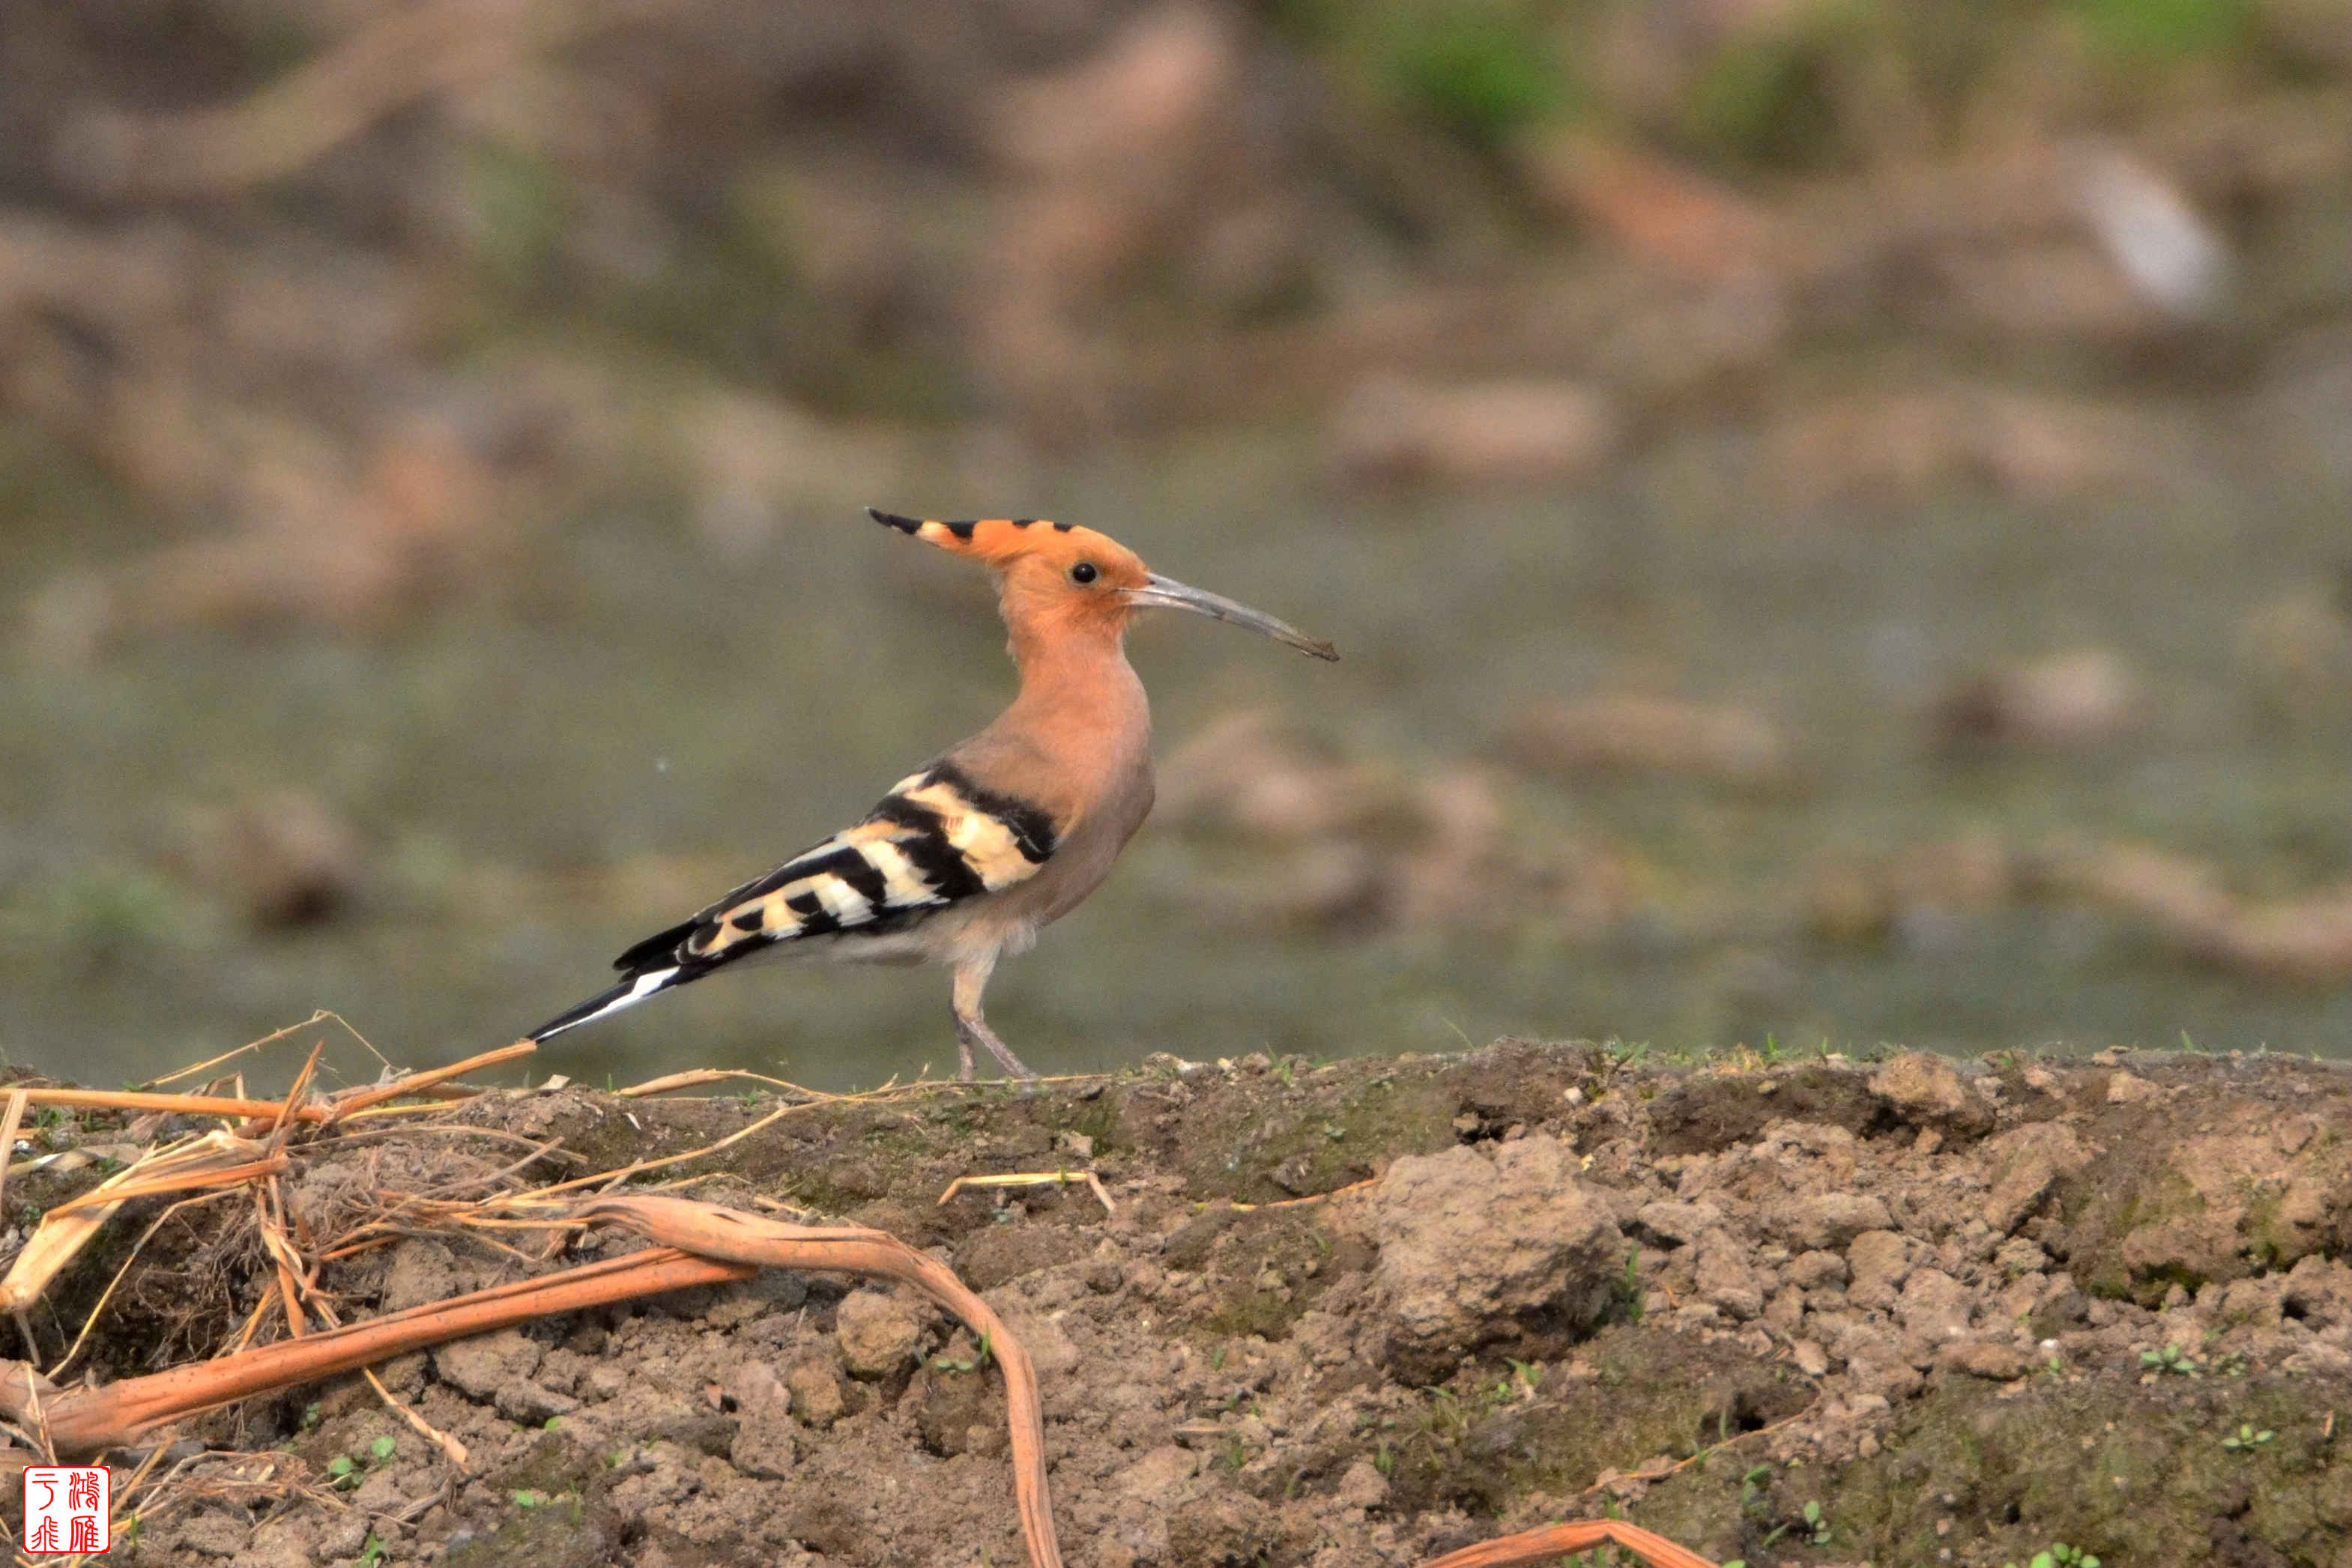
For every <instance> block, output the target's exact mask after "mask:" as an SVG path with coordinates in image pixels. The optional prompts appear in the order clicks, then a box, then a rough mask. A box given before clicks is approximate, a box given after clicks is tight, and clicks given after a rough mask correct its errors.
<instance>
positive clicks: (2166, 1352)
mask: <svg viewBox="0 0 2352 1568" xmlns="http://www.w3.org/2000/svg"><path fill="white" fill-rule="evenodd" d="M2139 1364H2140V1365H2142V1366H2144V1367H2146V1368H2147V1369H2148V1370H2149V1371H2150V1372H2169V1373H2172V1374H2173V1375H2176V1376H2179V1377H2194V1376H2196V1375H2197V1374H2198V1370H2199V1368H2198V1365H2197V1362H2196V1358H2194V1357H2193V1356H2191V1355H2190V1354H2189V1353H2188V1352H2187V1351H2185V1350H2182V1349H2181V1348H2180V1347H2179V1345H2177V1344H2168V1345H2166V1346H2165V1347H2164V1348H2163V1349H2162V1350H2144V1351H2141V1352H2140V1353H2139Z"/></svg>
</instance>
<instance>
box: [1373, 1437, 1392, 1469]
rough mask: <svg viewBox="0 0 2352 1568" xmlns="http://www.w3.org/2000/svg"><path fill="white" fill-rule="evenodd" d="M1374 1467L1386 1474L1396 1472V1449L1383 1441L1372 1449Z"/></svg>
mask: <svg viewBox="0 0 2352 1568" xmlns="http://www.w3.org/2000/svg"><path fill="white" fill-rule="evenodd" d="M1372 1469H1376V1470H1378V1471H1380V1472H1381V1474H1382V1475H1384V1476H1388V1475H1394V1474H1395V1473H1396V1450H1395V1449H1394V1448H1390V1447H1389V1446H1388V1445H1387V1444H1386V1443H1382V1444H1381V1446H1380V1447H1379V1448H1375V1449H1373V1450H1372Z"/></svg>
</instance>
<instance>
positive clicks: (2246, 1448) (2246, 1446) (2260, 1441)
mask: <svg viewBox="0 0 2352 1568" xmlns="http://www.w3.org/2000/svg"><path fill="white" fill-rule="evenodd" d="M2276 1437H2278V1434H2277V1433H2276V1432H2273V1431H2272V1430H2271V1429H2270V1428H2269V1427H2263V1429H2262V1430H2261V1431H2259V1432H2257V1431H2255V1430H2254V1428H2253V1427H2252V1424H2251V1423H2248V1424H2243V1425H2241V1426H2240V1427H2238V1429H2237V1430H2236V1431H2235V1432H2232V1433H2231V1434H2230V1435H2229V1436H2228V1437H2224V1438H2222V1439H2221V1447H2223V1448H2227V1449H2229V1450H2230V1452H2231V1453H2233V1454H2243V1453H2250V1452H2252V1450H2254V1449H2256V1448H2263V1447H2264V1446H2265V1445H2267V1444H2269V1443H2270V1442H2271V1441H2273V1439H2274V1438H2276Z"/></svg>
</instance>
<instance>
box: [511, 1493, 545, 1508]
mask: <svg viewBox="0 0 2352 1568" xmlns="http://www.w3.org/2000/svg"><path fill="white" fill-rule="evenodd" d="M511 1495H512V1496H513V1498H514V1505H515V1506H516V1507H517V1508H537V1507H539V1506H540V1505H541V1504H542V1503H544V1502H545V1501H546V1500H547V1497H546V1494H545V1493H543V1492H535V1491H519V1492H515V1493H513V1494H511Z"/></svg>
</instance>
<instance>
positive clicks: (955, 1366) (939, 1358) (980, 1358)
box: [549, 1333, 993, 1426]
mask: <svg viewBox="0 0 2352 1568" xmlns="http://www.w3.org/2000/svg"><path fill="white" fill-rule="evenodd" d="M991 1354H993V1353H992V1352H991V1350H990V1349H989V1345H988V1335H986V1334H985V1333H983V1334H982V1335H981V1336H980V1348H979V1349H978V1350H975V1351H973V1352H972V1353H971V1355H969V1356H966V1357H961V1358H959V1357H955V1356H947V1355H935V1356H933V1357H931V1364H932V1365H933V1366H934V1367H936V1368H938V1369H939V1370H940V1371H941V1372H978V1371H980V1370H981V1369H982V1367H985V1366H986V1365H987V1364H988V1361H989V1357H990V1355H991ZM549 1425H550V1426H552V1425H554V1423H552V1422H550V1423H549Z"/></svg>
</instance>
